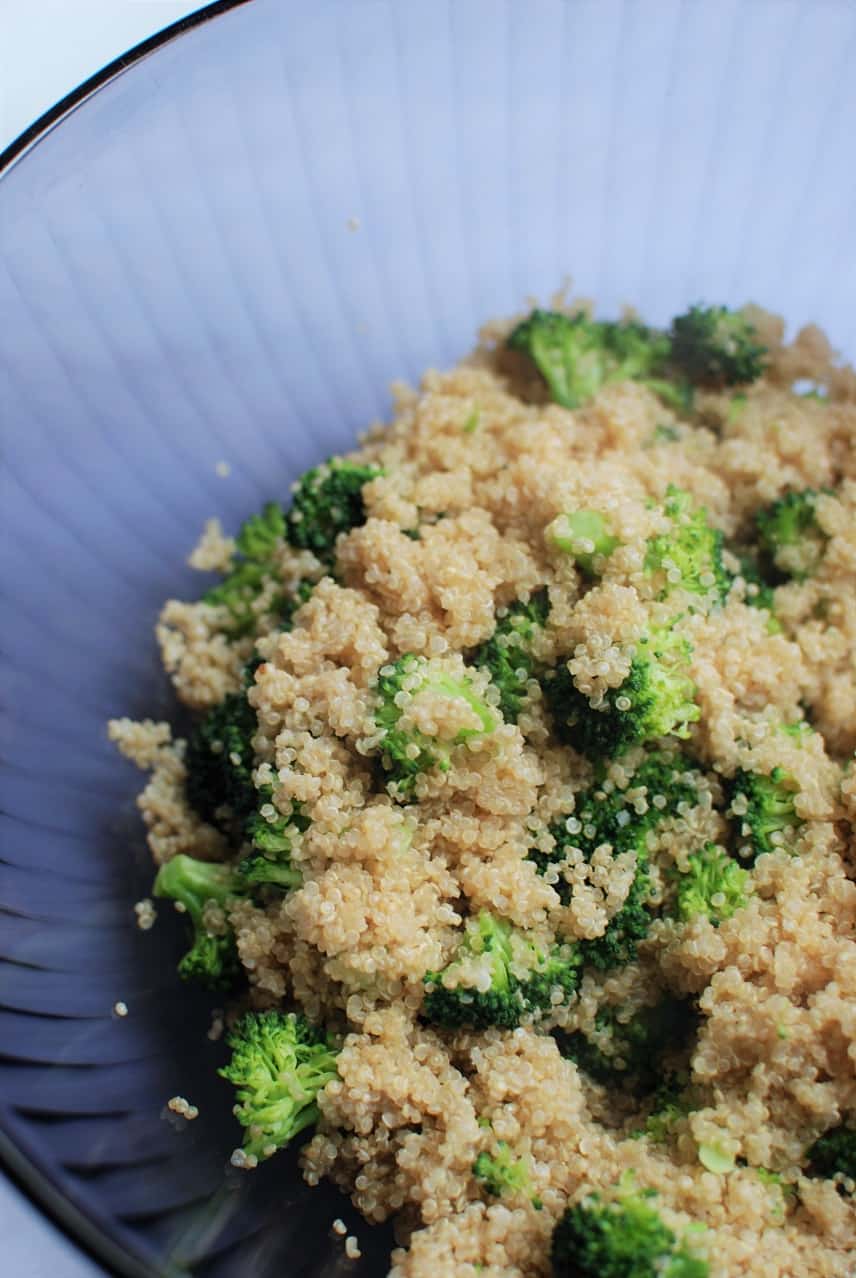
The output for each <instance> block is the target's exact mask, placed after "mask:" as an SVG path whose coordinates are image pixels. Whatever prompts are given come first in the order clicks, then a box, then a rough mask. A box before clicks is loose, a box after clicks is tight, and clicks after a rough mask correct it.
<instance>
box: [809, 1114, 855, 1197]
mask: <svg viewBox="0 0 856 1278" xmlns="http://www.w3.org/2000/svg"><path fill="white" fill-rule="evenodd" d="M807 1153H808V1169H807V1175H809V1176H823V1177H825V1178H826V1179H827V1180H833V1179H835V1180H838V1181H839V1184H840V1182H844V1181H846V1182H848V1184H846V1185H840V1187H841V1188H844V1189H845V1191H847V1190H849V1192H850V1193H853V1192H854V1182H856V1127H854V1126H850V1125H848V1124H847V1123H841V1124H840V1125H839V1126H838V1127H833V1128H831V1129H830V1130H829V1131H828V1132H825V1133H824V1134H823V1136H821V1137H819V1138H818V1139H817V1140H816V1141H815V1142H814V1144H813V1145H812V1146H811V1147H810V1148H809V1150H808V1151H807Z"/></svg>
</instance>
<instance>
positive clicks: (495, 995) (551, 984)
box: [422, 910, 579, 1029]
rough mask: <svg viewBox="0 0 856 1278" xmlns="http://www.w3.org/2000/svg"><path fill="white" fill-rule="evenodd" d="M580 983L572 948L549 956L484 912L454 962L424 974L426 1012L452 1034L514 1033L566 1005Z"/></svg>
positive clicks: (471, 925) (565, 947) (469, 925)
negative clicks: (460, 1031)
mask: <svg viewBox="0 0 856 1278" xmlns="http://www.w3.org/2000/svg"><path fill="white" fill-rule="evenodd" d="M578 984H579V959H578V955H577V951H576V949H575V947H574V946H571V945H557V946H555V947H553V949H552V950H551V951H550V952H545V951H544V950H543V949H541V947H540V946H538V945H536V944H534V943H533V941H532V940H531V939H530V938H529V937H528V936H526V935H525V933H521V932H518V931H516V930H515V929H514V928H513V927H512V925H511V924H510V923H508V922H506V921H505V920H504V919H497V918H494V917H493V915H491V914H488V913H487V912H486V911H484V910H483V911H482V912H481V913H480V914H479V915H478V916H477V917H475V918H471V919H468V920H467V922H466V924H465V926H464V937H463V941H462V943H461V945H460V947H459V949H458V951H457V952H456V954H455V956H454V958H453V959H452V961H451V963H449V964H448V966H447V967H445V968H443V970H442V971H440V972H427V973H426V975H425V990H426V992H425V999H424V1002H423V1005H422V1013H423V1016H424V1017H425V1019H426V1020H428V1021H430V1022H432V1023H433V1024H435V1025H442V1026H444V1027H445V1028H448V1029H458V1028H462V1027H464V1026H466V1027H469V1028H471V1029H488V1028H489V1027H490V1026H495V1027H497V1028H498V1029H514V1028H515V1027H516V1026H517V1025H519V1024H520V1022H521V1020H523V1019H524V1018H527V1019H532V1018H533V1017H537V1016H539V1015H540V1014H542V1013H544V1012H546V1011H549V1010H550V1008H551V1007H553V1006H555V1005H556V1003H557V1002H558V1003H561V1002H565V1001H566V1000H567V999H568V998H569V997H570V995H571V994H573V993H574V992H575V991H576V989H577V986H578Z"/></svg>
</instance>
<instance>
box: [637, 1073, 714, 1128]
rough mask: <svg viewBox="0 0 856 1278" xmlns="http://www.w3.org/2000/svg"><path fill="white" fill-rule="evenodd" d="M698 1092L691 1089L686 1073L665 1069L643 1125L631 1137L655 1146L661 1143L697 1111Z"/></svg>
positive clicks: (698, 1102) (695, 1089)
mask: <svg viewBox="0 0 856 1278" xmlns="http://www.w3.org/2000/svg"><path fill="white" fill-rule="evenodd" d="M697 1093H698V1089H697V1088H694V1087H693V1086H692V1083H691V1082H690V1076H689V1073H688V1072H687V1071H685V1070H677V1071H676V1070H666V1071H665V1073H664V1074H661V1081H660V1083H658V1085H657V1089H656V1091H655V1092H654V1095H653V1097H652V1099H651V1109H650V1112H649V1114H648V1117H647V1118H646V1119H645V1126H644V1127H643V1128H642V1130H641V1131H638V1132H634V1133H633V1138H634V1139H639V1138H641V1137H646V1138H647V1139H648V1140H650V1141H652V1142H653V1143H654V1144H655V1145H662V1144H664V1143H665V1142H666V1141H667V1140H668V1139H669V1137H670V1135H671V1134H672V1131H673V1129H674V1127H675V1124H676V1123H678V1122H680V1120H681V1119H682V1118H686V1116H687V1114H691V1113H692V1112H693V1110H694V1109H698V1107H699V1104H700V1100H699V1096H698V1094H697Z"/></svg>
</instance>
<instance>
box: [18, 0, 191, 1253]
mask: <svg viewBox="0 0 856 1278" xmlns="http://www.w3.org/2000/svg"><path fill="white" fill-rule="evenodd" d="M202 7H203V5H202V3H200V0H196V2H195V3H190V4H188V3H187V2H186V0H183V2H182V0H0V151H3V150H4V149H5V148H6V147H7V146H8V145H9V143H10V142H12V141H14V139H15V138H16V137H18V135H19V134H20V133H23V131H24V130H25V129H26V128H27V126H28V125H30V124H32V122H33V121H34V120H36V119H38V117H39V116H40V115H42V114H43V113H44V112H45V111H47V110H49V109H50V107H52V106H53V105H54V104H55V103H56V102H58V101H59V99H60V98H63V97H65V95H66V94H67V93H69V92H70V91H71V90H72V89H75V88H76V87H77V86H78V85H79V84H81V83H82V82H83V81H84V80H87V79H88V78H89V77H90V76H91V75H92V74H93V73H94V72H95V71H97V70H99V68H101V67H103V66H104V65H105V63H107V62H112V60H113V59H114V58H116V57H118V56H119V55H120V54H122V53H125V52H126V51H127V50H128V49H130V48H132V47H133V46H134V45H135V44H139V42H140V41H141V40H145V39H146V38H147V37H148V36H150V35H153V34H154V33H155V32H156V31H160V30H161V29H162V28H163V27H166V26H169V24H170V23H171V22H175V21H177V20H178V19H179V18H183V17H185V16H186V15H187V14H188V13H193V12H194V11H195V10H196V9H199V8H202ZM0 1240H2V1244H0V1246H2V1259H0V1273H3V1274H14V1275H15V1278H101V1276H102V1275H103V1271H102V1270H101V1269H100V1268H98V1267H96V1266H95V1265H94V1264H92V1263H91V1262H90V1261H88V1260H87V1259H86V1258H85V1257H83V1256H82V1255H80V1254H79V1253H77V1252H76V1251H75V1249H74V1247H73V1246H72V1244H70V1243H69V1242H68V1241H67V1239H66V1238H65V1236H64V1235H63V1234H61V1233H60V1231H59V1230H57V1229H55V1228H54V1227H53V1225H51V1224H50V1223H49V1222H48V1221H47V1220H45V1219H44V1217H42V1216H40V1215H39V1213H38V1212H37V1211H36V1209H35V1208H33V1207H32V1206H31V1205H30V1203H29V1202H28V1201H27V1200H26V1199H25V1198H24V1197H23V1196H22V1195H21V1194H20V1193H19V1192H18V1190H17V1189H15V1188H14V1187H13V1186H12V1185H11V1184H10V1183H9V1182H8V1181H7V1180H6V1179H5V1177H3V1174H2V1172H0Z"/></svg>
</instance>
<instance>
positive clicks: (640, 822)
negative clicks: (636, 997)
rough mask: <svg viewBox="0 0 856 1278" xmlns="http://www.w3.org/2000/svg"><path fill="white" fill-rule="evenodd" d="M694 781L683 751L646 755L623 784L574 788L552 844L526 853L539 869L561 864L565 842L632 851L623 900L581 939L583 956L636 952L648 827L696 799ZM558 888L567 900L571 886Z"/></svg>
mask: <svg viewBox="0 0 856 1278" xmlns="http://www.w3.org/2000/svg"><path fill="white" fill-rule="evenodd" d="M698 784H699V776H698V774H697V773H696V772H694V771H693V770H692V769H690V768H689V767H688V765H687V762H686V760H685V759H684V758H683V757H682V756H681V755H679V754H668V753H665V752H658V753H654V754H648V755H645V756H644V757H643V758H642V759H641V761H640V762H639V763H638V764H637V766H636V768H635V769H634V771H633V773H632V775H631V777H630V781H629V784H628V785H627V787H626V788H625V789H619V788H618V787H617V786H616V785H615V784H613V783H610V785H609V787H608V788H606V789H605V788H602V786H601V785H599V784H596V785H594V786H593V787H592V788H591V789H590V790H585V791H583V792H582V793H581V794H578V795H577V796H576V804H575V808H574V812H573V814H572V815H571V816H569V817H565V818H563V819H561V820H559V821H556V822H555V823H554V824H553V825H551V827H550V833H551V835H552V836H553V839H554V846H553V848H552V850H551V851H550V852H547V853H544V852H540V851H537V850H536V851H532V852H531V853H530V858H531V859H532V860H533V861H534V862H535V864H536V865H537V867H538V869H539V870H540V871H541V873H542V874H543V873H546V871H547V870H548V868H549V867H550V866H551V865H557V864H558V865H559V866H560V867H561V865H562V863H563V862H564V860H565V858H566V857H567V853H568V849H569V848H579V849H580V851H581V852H582V853H583V855H584V856H585V857H586V859H587V860H590V859H591V857H592V854H593V853H594V852H595V850H596V849H597V848H599V847H601V846H603V845H604V844H609V846H610V847H611V848H612V852H613V855H614V856H618V855H620V854H622V853H624V852H635V853H636V874H635V876H634V879H633V883H632V884H631V887H630V891H629V892H628V894H627V897H626V899H625V901H624V903H623V905H622V906H621V907H620V909H619V910H618V911H617V912H616V913H615V914H614V915H613V917H612V919H611V920H610V922H609V924H608V926H607V928H606V931H605V932H604V934H603V935H602V936H599V937H597V938H596V939H593V940H588V941H582V942H580V946H579V950H580V955H581V957H582V959H583V961H584V962H586V963H591V964H592V965H593V966H595V967H599V968H603V969H606V968H610V967H617V966H621V965H623V964H625V963H629V962H631V961H632V960H633V959H634V958H635V957H636V948H637V945H638V943H639V941H641V940H644V938H645V937H646V936H647V935H648V932H649V930H650V927H651V912H650V907H649V900H650V895H651V881H650V874H649V871H648V855H647V835H648V832H649V831H650V830H652V829H654V828H655V826H656V825H657V824H658V823H659V822H660V821H663V820H665V819H666V818H668V817H674V816H677V815H679V813H680V812H681V811H683V810H685V809H686V808H689V807H692V806H693V805H695V804H696V803H697V802H698V799H699V794H698ZM556 891H557V892H558V894H559V897H560V899H561V900H562V901H563V902H564V903H567V902H568V901H569V900H570V896H571V889H570V887H569V885H568V883H567V882H566V881H565V880H564V879H562V878H560V879H559V882H558V883H557V884H556Z"/></svg>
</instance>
